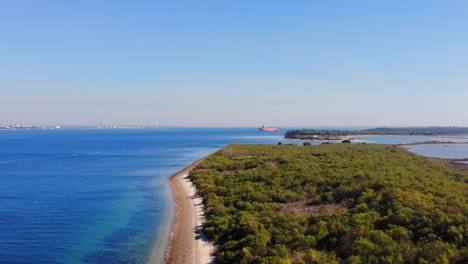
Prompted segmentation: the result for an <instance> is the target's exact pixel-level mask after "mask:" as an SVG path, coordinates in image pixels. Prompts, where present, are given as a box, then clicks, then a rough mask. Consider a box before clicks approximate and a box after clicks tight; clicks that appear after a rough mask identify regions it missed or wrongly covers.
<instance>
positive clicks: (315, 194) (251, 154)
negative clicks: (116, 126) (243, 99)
mask: <svg viewBox="0 0 468 264" xmlns="http://www.w3.org/2000/svg"><path fill="white" fill-rule="evenodd" d="M189 178H190V179H191V181H193V182H194V183H195V185H196V187H197V193H198V194H199V195H200V196H201V197H202V198H203V204H204V206H205V209H206V213H207V221H206V223H205V224H204V227H203V231H204V233H205V234H206V235H207V236H208V238H210V239H211V240H213V241H214V242H215V244H216V245H217V251H216V253H215V255H216V261H217V263H297V264H299V263H301V264H302V263H467V262H468V240H467V237H468V236H467V233H466V230H468V197H467V196H466V194H467V193H468V175H467V174H466V172H462V171H458V170H454V169H452V168H449V167H447V166H445V165H443V164H440V163H437V162H435V161H433V160H431V159H429V158H425V157H421V156H417V155H415V154H412V153H410V152H408V151H406V150H404V149H403V148H400V147H397V146H392V145H375V144H366V145H362V144H326V145H321V146H308V147H302V146H290V145H278V146H275V145H230V146H228V147H226V148H225V149H222V150H220V151H218V152H217V153H215V154H213V155H211V156H210V157H208V158H207V159H206V160H204V161H202V162H201V163H200V164H198V165H197V166H196V167H195V168H193V169H192V170H191V172H190V174H189ZM181 252H182V251H181Z"/></svg>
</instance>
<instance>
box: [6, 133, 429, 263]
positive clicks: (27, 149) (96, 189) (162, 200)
mask: <svg viewBox="0 0 468 264" xmlns="http://www.w3.org/2000/svg"><path fill="white" fill-rule="evenodd" d="M283 132H284V131H283ZM283 132H273V133H265V132H259V131H258V130H256V129H254V128H231V129H216V128H210V129H201V128H199V129H196V128H190V129H183V128H177V129H175V128H173V129H169V128H162V129H156V130H37V131H0V263H145V262H146V261H147V260H148V259H149V257H150V253H151V250H152V249H153V247H154V246H155V245H159V247H160V248H161V249H162V250H163V249H164V248H165V246H166V243H167V240H168V237H167V236H168V234H169V233H168V226H169V224H170V221H171V219H172V213H173V212H172V210H173V201H172V194H171V191H170V187H169V182H168V177H169V176H170V175H172V174H173V173H175V172H177V171H179V170H181V169H182V168H184V167H185V166H187V165H189V164H190V163H191V162H193V161H195V160H197V159H199V158H201V157H203V156H206V155H208V154H210V153H212V152H214V151H216V150H217V149H219V148H222V147H224V146H226V145H228V144H231V143H252V144H253V143H267V144H276V143H277V142H279V141H281V142H283V143H295V144H298V143H299V144H300V143H301V142H298V141H288V140H284V139H283V138H282V135H283ZM415 139H417V140H415ZM364 140H366V141H367V142H377V143H399V142H407V141H408V140H409V141H426V140H428V138H424V137H422V138H414V137H413V138H411V137H410V138H408V137H406V138H405V137H403V138H395V137H391V138H388V137H378V138H365V139H364ZM395 141H399V142H395ZM425 151H429V152H430V150H425ZM416 152H418V150H416ZM161 252H162V251H161ZM163 257H164V256H162V255H161V260H162V259H163Z"/></svg>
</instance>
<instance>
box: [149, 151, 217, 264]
mask: <svg viewBox="0 0 468 264" xmlns="http://www.w3.org/2000/svg"><path fill="white" fill-rule="evenodd" d="M205 159H206V157H205V158H202V159H200V160H197V161H195V162H193V163H192V164H191V165H189V166H187V167H186V168H184V169H183V170H181V171H179V172H177V173H175V174H174V175H172V176H171V177H170V184H171V189H172V193H173V196H174V206H175V209H174V210H175V214H174V215H175V216H174V218H173V221H172V226H171V235H170V241H169V247H168V248H167V253H166V256H165V261H166V263H192V264H201V263H214V257H213V256H212V253H213V251H214V246H213V244H212V243H211V242H209V241H208V240H207V239H206V237H205V235H204V234H203V232H202V224H203V222H204V221H205V219H206V218H205V213H204V212H205V211H204V206H203V203H202V198H201V197H199V196H197V195H196V188H195V186H194V184H193V183H192V182H191V181H190V179H188V178H187V176H188V175H189V173H190V171H191V170H192V169H193V168H195V167H196V166H197V165H198V164H200V162H202V161H203V160H205ZM152 255H155V254H152ZM152 260H153V258H152ZM151 263H155V262H153V261H151Z"/></svg>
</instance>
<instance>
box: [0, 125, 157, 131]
mask: <svg viewBox="0 0 468 264" xmlns="http://www.w3.org/2000/svg"><path fill="white" fill-rule="evenodd" d="M156 128H160V126H156V125H103V124H101V125H98V126H59V125H19V124H14V125H0V130H51V129H156Z"/></svg>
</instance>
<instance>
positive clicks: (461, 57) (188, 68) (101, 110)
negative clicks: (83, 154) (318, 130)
mask: <svg viewBox="0 0 468 264" xmlns="http://www.w3.org/2000/svg"><path fill="white" fill-rule="evenodd" d="M467 14H468V2H467V1H442V0H439V1H430V0H424V1H422V0H421V1H416V0H415V1H130V0H126V1H124V0H114V1H85V0H83V1H62V0H57V1H47V0H44V1H33V0H30V1H24V0H14V1H13V0H3V1H0V94H1V96H0V124H1V123H16V122H19V123H24V124H65V125H71V124H77V125H87V124H99V123H106V124H155V125H170V126H172V125H177V126H259V125H261V124H264V123H265V124H269V125H278V126H301V125H304V126H358V125H362V126H374V125H375V126H381V125H388V126H409V125H416V126H425V125H439V126H442V125H457V126H468V115H467V113H468V103H467V98H468V27H467V25H468V15H467Z"/></svg>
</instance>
